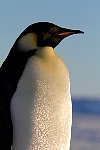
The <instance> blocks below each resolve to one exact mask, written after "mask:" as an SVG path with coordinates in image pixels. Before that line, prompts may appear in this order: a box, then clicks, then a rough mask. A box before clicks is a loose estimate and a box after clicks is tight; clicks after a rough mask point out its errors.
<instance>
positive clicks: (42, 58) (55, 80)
mask: <svg viewBox="0 0 100 150" xmlns="http://www.w3.org/2000/svg"><path fill="white" fill-rule="evenodd" d="M11 114H12V121H13V128H14V129H13V131H14V135H13V137H14V139H13V146H12V147H13V148H12V150H69V147H70V138H71V124H72V105H71V96H70V80H69V73H68V70H67V68H66V66H65V64H64V63H63V61H62V60H61V59H60V58H59V56H57V55H56V54H55V53H54V50H53V48H51V47H44V48H39V49H38V50H37V52H36V54H35V55H34V56H32V57H31V58H30V59H29V60H28V62H27V64H26V67H25V69H24V72H23V74H22V77H21V78H20V80H19V83H18V86H17V90H16V92H15V93H14V95H13V98H12V101H11Z"/></svg>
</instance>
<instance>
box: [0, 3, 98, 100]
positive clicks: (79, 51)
mask: <svg viewBox="0 0 100 150" xmlns="http://www.w3.org/2000/svg"><path fill="white" fill-rule="evenodd" d="M38 21H49V22H53V23H55V24H57V25H60V26H62V27H67V28H71V29H80V30H83V31H84V32H85V34H84V35H81V34H80V35H73V36H70V37H68V38H66V39H64V40H63V41H62V42H61V43H60V44H59V45H58V46H57V47H56V49H55V51H56V53H58V55H60V56H61V57H62V59H63V60H64V62H65V64H66V65H67V66H68V69H69V72H70V78H71V93H72V95H73V96H90V97H99V98H100V0H96V1H91V0H84V1H80V0H61V1H58V0H41V1H40V0H36V1H35V0H28V1H25V0H21V1H20V0H17V1H15V0H10V1H8V2H7V1H6V0H1V1H0V64H2V62H3V60H4V59H5V58H6V56H7V54H8V52H9V51H10V48H11V47H12V45H13V43H14V41H15V40H16V38H17V37H18V36H19V34H20V33H21V32H22V31H23V30H24V29H25V28H26V27H27V26H28V25H30V24H32V23H34V22H38Z"/></svg>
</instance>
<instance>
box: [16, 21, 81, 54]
mask: <svg viewBox="0 0 100 150" xmlns="http://www.w3.org/2000/svg"><path fill="white" fill-rule="evenodd" d="M78 33H83V32H82V31H80V30H71V29H66V28H62V27H59V26H57V25H55V24H53V23H49V22H38V23H34V24H32V25H30V26H28V27H27V28H26V29H25V30H24V31H23V32H22V33H21V35H20V36H19V37H18V39H17V40H16V42H15V45H16V43H17V46H18V48H19V49H20V50H24V51H28V50H34V49H38V47H45V46H48V47H52V48H55V47H56V46H57V45H58V44H59V43H60V42H61V41H62V40H63V39H64V38H65V37H67V36H70V35H72V34H78Z"/></svg>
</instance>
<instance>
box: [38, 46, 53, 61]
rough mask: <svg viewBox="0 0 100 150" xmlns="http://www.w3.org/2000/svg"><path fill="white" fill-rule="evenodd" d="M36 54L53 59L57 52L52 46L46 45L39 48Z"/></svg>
mask: <svg viewBox="0 0 100 150" xmlns="http://www.w3.org/2000/svg"><path fill="white" fill-rule="evenodd" d="M36 55H37V56H38V57H40V58H43V59H49V58H50V59H51V57H53V56H55V53H54V49H53V48H52V47H49V46H46V47H40V48H38V50H37V52H36Z"/></svg>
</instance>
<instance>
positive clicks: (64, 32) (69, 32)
mask: <svg viewBox="0 0 100 150" xmlns="http://www.w3.org/2000/svg"><path fill="white" fill-rule="evenodd" d="M80 33H82V34H83V33H84V32H83V31H80V30H71V29H65V28H63V29H62V31H61V33H58V35H59V36H64V37H67V36H70V35H73V34H80Z"/></svg>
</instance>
